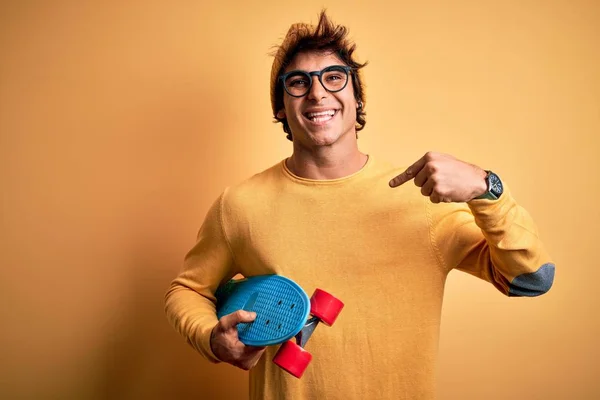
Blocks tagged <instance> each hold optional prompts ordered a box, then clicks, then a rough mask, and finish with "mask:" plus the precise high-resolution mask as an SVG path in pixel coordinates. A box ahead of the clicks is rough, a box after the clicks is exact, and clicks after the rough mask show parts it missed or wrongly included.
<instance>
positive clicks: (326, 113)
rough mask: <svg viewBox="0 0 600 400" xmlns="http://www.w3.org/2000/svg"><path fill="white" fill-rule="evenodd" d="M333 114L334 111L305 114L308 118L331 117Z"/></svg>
mask: <svg viewBox="0 0 600 400" xmlns="http://www.w3.org/2000/svg"><path fill="white" fill-rule="evenodd" d="M333 114H335V111H334V110H327V111H321V112H314V113H308V114H306V115H307V116H308V118H315V117H324V116H327V115H329V116H333Z"/></svg>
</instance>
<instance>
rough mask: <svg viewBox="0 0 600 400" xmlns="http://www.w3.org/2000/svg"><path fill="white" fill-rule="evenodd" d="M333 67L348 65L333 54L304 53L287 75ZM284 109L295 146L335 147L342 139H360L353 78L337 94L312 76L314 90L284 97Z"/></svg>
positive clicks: (300, 54)
mask: <svg viewBox="0 0 600 400" xmlns="http://www.w3.org/2000/svg"><path fill="white" fill-rule="evenodd" d="M331 65H344V63H343V62H342V61H341V60H340V59H339V58H338V57H337V56H336V55H335V54H334V53H331V52H325V53H323V52H314V51H311V52H300V53H298V54H296V56H295V57H294V58H293V60H292V62H291V63H290V65H288V67H287V68H286V69H285V71H284V72H289V71H293V70H302V71H307V72H311V71H320V70H322V69H323V68H325V67H329V66H331ZM283 104H284V109H283V110H279V112H278V113H277V116H278V117H279V118H287V122H288V124H289V126H290V129H291V131H292V135H293V139H294V142H295V144H297V145H301V146H303V147H308V148H312V147H315V146H331V145H333V144H335V143H337V142H340V141H341V140H342V139H350V138H352V140H355V139H356V107H357V104H358V103H357V101H356V99H355V98H354V90H353V87H352V79H351V78H350V77H349V78H348V84H347V85H346V87H345V88H344V89H343V90H341V91H339V92H335V93H331V92H328V91H327V90H325V88H324V87H323V85H321V82H320V81H319V78H318V77H317V76H313V77H312V87H311V89H310V91H309V92H308V94H306V95H305V96H303V97H293V96H290V95H289V94H288V93H285V92H284V94H283Z"/></svg>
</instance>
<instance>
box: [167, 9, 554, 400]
mask: <svg viewBox="0 0 600 400" xmlns="http://www.w3.org/2000/svg"><path fill="white" fill-rule="evenodd" d="M346 34H347V32H346V29H345V28H344V27H342V26H336V25H334V24H333V23H332V22H331V21H330V20H329V19H328V18H327V16H326V15H325V14H324V13H322V14H321V16H320V19H319V23H318V25H317V26H316V27H315V26H310V25H305V24H296V25H293V26H292V27H291V28H290V30H289V32H288V34H287V36H286V38H285V39H284V41H283V43H282V45H281V47H280V48H279V49H278V51H277V53H276V55H275V60H274V63H273V67H272V76H271V100H272V106H273V113H274V116H275V119H276V120H277V121H279V122H281V123H282V124H283V128H284V131H285V132H286V133H287V134H288V139H290V140H291V141H292V143H293V152H292V155H291V157H289V158H287V159H285V160H283V161H282V162H281V163H278V164H277V165H275V166H273V167H271V168H269V169H267V170H265V171H263V172H261V173H259V174H257V175H255V176H253V177H251V178H250V179H248V180H247V181H245V182H243V183H241V184H239V185H236V186H235V187H230V188H228V189H226V190H225V191H224V192H223V193H222V194H221V196H220V197H219V198H218V199H217V201H216V202H215V203H214V204H213V205H212V207H211V208H210V210H209V212H208V214H207V216H206V220H205V221H204V223H203V225H202V227H201V229H200V232H199V234H198V239H197V243H196V245H195V246H194V247H193V248H192V249H191V251H190V252H189V254H188V255H187V257H186V259H185V265H184V268H183V271H182V272H181V274H180V275H179V276H178V277H177V278H176V279H175V280H174V281H173V283H172V285H171V287H170V289H169V291H168V292H167V295H166V313H167V315H168V318H169V320H170V321H171V323H172V324H173V326H174V327H175V328H176V329H177V330H178V331H179V332H180V333H181V334H182V335H183V336H185V337H186V338H187V340H188V342H189V343H190V344H191V345H192V346H193V347H194V348H195V349H197V350H198V351H199V352H200V353H201V354H202V355H203V356H204V357H206V358H207V359H208V360H211V361H213V362H219V361H223V362H227V363H230V364H232V365H235V366H237V367H240V368H243V369H250V397H251V398H252V399H287V398H289V399H369V398H377V399H417V398H418V399H430V398H433V397H434V375H435V374H434V368H435V360H436V356H437V345H438V337H439V326H440V315H441V307H442V295H443V290H444V283H445V280H446V276H447V274H448V273H449V272H450V271H451V270H452V269H459V270H462V271H465V272H467V273H470V274H472V275H475V276H477V277H479V278H481V279H484V280H487V281H489V282H490V283H492V284H493V285H494V286H495V287H496V288H497V289H498V290H500V291H501V292H502V293H504V294H506V295H508V296H537V295H540V294H543V293H545V292H546V291H548V290H549V288H550V287H551V285H552V282H553V278H554V264H553V263H552V261H551V259H550V257H549V255H548V254H547V252H546V250H545V249H544V247H543V245H542V243H541V242H540V240H539V238H538V236H537V234H536V232H537V230H536V227H535V225H534V223H533V221H532V220H531V218H530V216H529V215H528V214H527V212H526V211H525V210H524V209H522V208H521V207H519V206H518V205H517V204H516V203H515V200H514V199H513V198H512V197H511V194H510V192H509V190H508V188H506V187H504V186H503V185H502V182H501V181H500V178H499V177H498V176H497V175H495V174H494V173H492V172H490V171H486V170H484V169H482V168H480V167H478V166H475V165H472V164H469V163H466V162H463V161H460V160H457V159H456V158H454V157H452V156H449V155H444V154H438V153H433V152H430V153H427V154H426V155H425V156H423V157H422V158H421V159H419V160H417V161H416V162H414V163H413V164H412V165H410V166H409V167H408V168H406V169H397V168H395V167H393V166H391V165H389V164H387V163H385V162H383V161H381V160H378V159H375V158H374V157H372V156H369V155H366V154H363V153H362V152H360V150H359V149H358V145H357V131H358V130H360V129H362V127H363V126H364V124H365V112H364V105H365V97H364V89H363V82H362V78H361V72H360V71H361V68H363V67H364V64H359V63H358V62H356V61H355V60H354V58H353V52H354V45H352V44H351V43H350V42H349V41H348V39H347V36H346ZM410 180H412V181H413V182H414V184H415V185H416V186H418V187H420V188H421V189H420V191H419V190H418V189H415V187H414V186H413V185H412V184H407V182H408V181H410ZM236 274H242V275H244V276H253V275H264V274H281V275H284V276H287V277H289V278H291V279H293V280H295V281H296V282H298V283H299V284H300V286H302V287H303V288H304V289H305V290H306V292H308V293H312V291H314V289H315V288H316V287H320V288H323V289H324V290H327V291H328V292H330V293H332V294H333V295H335V296H336V297H338V298H340V299H342V300H343V301H344V303H345V308H344V310H343V312H342V313H341V314H340V317H339V318H338V320H337V321H336V324H335V326H334V327H332V328H331V329H327V330H318V331H317V332H316V333H315V334H314V335H313V336H312V337H311V339H310V341H309V342H308V345H307V350H309V351H310V352H311V353H312V354H313V355H314V358H313V361H312V363H311V364H310V365H309V367H308V369H307V370H306V372H305V373H304V376H303V377H302V379H296V378H294V377H292V376H291V375H289V374H287V373H286V372H284V371H283V370H281V369H280V368H278V367H277V366H276V365H275V364H273V363H272V361H271V360H272V358H273V356H274V354H275V352H276V350H277V348H273V346H271V347H268V348H266V349H265V348H256V347H249V346H244V345H243V344H242V343H241V342H239V340H238V337H237V331H236V325H237V324H238V323H240V322H251V321H253V320H254V318H255V315H254V314H253V313H249V312H244V311H240V312H236V313H234V314H230V315H227V316H224V317H223V318H221V320H220V321H217V317H216V313H215V296H214V293H215V290H216V289H217V287H218V286H219V285H221V284H223V283H224V282H226V281H227V280H229V279H230V278H231V277H233V276H235V275H236Z"/></svg>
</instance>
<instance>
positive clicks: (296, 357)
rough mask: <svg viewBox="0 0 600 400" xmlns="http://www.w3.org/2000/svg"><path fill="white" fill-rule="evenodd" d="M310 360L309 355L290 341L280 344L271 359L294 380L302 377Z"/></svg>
mask: <svg viewBox="0 0 600 400" xmlns="http://www.w3.org/2000/svg"><path fill="white" fill-rule="evenodd" d="M311 360H312V356H311V354H310V353H309V352H308V351H306V350H304V349H303V348H302V347H300V346H298V345H297V344H296V343H294V342H293V341H291V340H288V341H287V342H285V343H284V344H282V345H281V347H280V348H279V350H278V351H277V354H275V357H273V362H274V363H275V364H276V365H278V366H279V367H281V368H283V369H284V370H285V371H287V372H289V373H290V374H292V375H294V376H295V377H296V378H300V377H302V374H303V373H304V371H305V370H306V367H308V364H309V363H310V361H311Z"/></svg>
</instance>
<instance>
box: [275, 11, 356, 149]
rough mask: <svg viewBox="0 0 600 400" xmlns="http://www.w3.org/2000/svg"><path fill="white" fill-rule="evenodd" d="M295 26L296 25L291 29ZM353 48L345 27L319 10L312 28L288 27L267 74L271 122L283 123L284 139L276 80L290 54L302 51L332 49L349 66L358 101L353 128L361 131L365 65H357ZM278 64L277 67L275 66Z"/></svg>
mask: <svg viewBox="0 0 600 400" xmlns="http://www.w3.org/2000/svg"><path fill="white" fill-rule="evenodd" d="M294 27H296V28H294ZM355 50H356V44H354V43H352V42H351V41H350V40H349V39H348V29H347V28H346V27H345V26H343V25H335V24H334V23H333V21H331V19H329V17H328V16H327V15H326V11H325V10H323V11H321V13H320V15H319V23H318V24H317V26H316V27H309V26H308V25H305V24H297V25H295V26H292V28H290V31H289V32H288V35H287V36H286V38H285V39H284V42H283V43H282V44H281V46H279V47H278V48H277V49H276V50H275V52H274V56H275V60H274V62H273V70H272V73H271V75H272V76H271V80H272V82H271V85H272V89H271V102H272V106H273V114H274V117H275V121H274V122H275V123H279V122H281V123H282V124H283V131H284V132H285V133H287V139H288V140H292V131H291V129H290V126H289V124H288V122H287V118H278V117H277V112H278V111H279V110H281V109H283V108H284V105H283V84H282V83H281V81H280V80H279V79H278V78H279V75H280V74H281V73H282V72H283V71H284V70H285V69H286V68H287V66H288V65H289V64H290V63H291V62H292V59H293V58H294V56H295V55H296V54H297V53H299V52H302V51H318V52H332V53H333V54H335V55H337V56H338V57H339V58H340V60H341V61H342V62H343V63H344V64H346V65H347V66H349V67H351V68H352V73H351V74H350V76H351V77H352V86H353V89H354V98H355V99H356V100H357V101H358V102H359V103H358V104H359V107H358V108H357V110H356V131H357V132H358V131H360V130H362V129H363V128H364V127H365V125H366V123H367V122H366V119H365V117H366V112H365V109H364V108H365V107H364V103H365V92H364V84H363V82H362V79H361V74H360V73H359V70H360V69H361V68H363V67H365V66H366V65H367V62H365V63H363V64H361V63H359V62H358V61H356V60H355V59H354V58H353V53H354V51H355ZM277 65H278V68H277Z"/></svg>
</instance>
